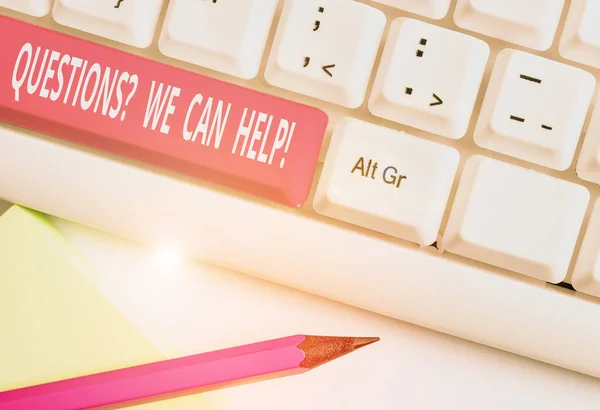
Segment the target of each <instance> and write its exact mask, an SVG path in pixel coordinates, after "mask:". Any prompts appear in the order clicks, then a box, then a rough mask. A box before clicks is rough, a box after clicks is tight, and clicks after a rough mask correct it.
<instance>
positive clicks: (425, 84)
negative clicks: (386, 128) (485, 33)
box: [369, 18, 489, 139]
mask: <svg viewBox="0 0 600 410" xmlns="http://www.w3.org/2000/svg"><path fill="white" fill-rule="evenodd" d="M488 56H489V47H488V45H487V44H486V43H485V42H483V41H481V40H479V39H476V38H474V37H471V36H468V35H465V34H462V33H458V32H455V31H452V30H448V29H445V28H441V27H437V26H434V25H432V24H427V23H423V22H421V21H418V20H413V19H408V18H397V19H396V20H394V21H393V22H392V25H391V28H390V34H389V36H388V41H387V43H386V46H385V49H384V52H383V56H382V59H381V64H380V68H379V70H378V72H377V77H376V79H375V83H374V85H373V91H372V93H371V96H370V98H369V109H370V111H371V112H372V113H373V114H374V115H376V116H378V117H381V118H385V119H388V120H392V121H395V122H398V123H402V124H405V125H409V126H411V127H415V128H420V129H422V130H425V131H429V132H432V133H436V134H439V135H442V136H445V137H448V138H452V139H459V138H461V137H463V136H464V135H465V133H466V132H467V128H468V126H469V121H470V119H471V114H472V112H473V106H474V105H475V100H476V99H477V94H478V92H479V88H480V86H481V80H482V78H483V74H484V71H485V67H486V64H487V61H488Z"/></svg>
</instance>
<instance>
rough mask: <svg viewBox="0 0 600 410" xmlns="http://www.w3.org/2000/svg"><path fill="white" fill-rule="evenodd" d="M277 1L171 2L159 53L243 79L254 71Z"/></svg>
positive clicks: (258, 61) (254, 73) (258, 62)
mask: <svg viewBox="0 0 600 410" xmlns="http://www.w3.org/2000/svg"><path fill="white" fill-rule="evenodd" d="M276 7H277V0H244V1H219V2H212V1H197V0H172V1H171V2H170V3H169V8H168V10H167V16H166V17H165V22H164V25H163V28H162V32H161V35H160V40H159V43H158V46H159V48H160V51H161V52H162V53H163V54H165V55H167V56H169V57H173V58H177V59H179V60H183V61H187V62H190V63H193V64H197V65H200V66H203V67H207V68H210V69H212V70H216V71H221V72H223V73H226V74H231V75H234V76H237V77H241V78H246V79H249V78H253V77H255V76H256V75H257V74H258V69H259V67H260V62H261V58H262V56H263V52H264V49H265V44H266V42H267V37H268V35H269V30H270V28H271V24H272V22H273V15H274V14H275V9H276Z"/></svg>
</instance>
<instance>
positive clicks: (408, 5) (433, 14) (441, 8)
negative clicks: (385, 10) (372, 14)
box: [374, 0, 451, 20]
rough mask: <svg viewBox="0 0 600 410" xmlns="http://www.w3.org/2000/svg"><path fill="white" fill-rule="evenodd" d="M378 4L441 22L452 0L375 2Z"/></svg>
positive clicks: (385, 0) (387, 0)
mask: <svg viewBox="0 0 600 410" xmlns="http://www.w3.org/2000/svg"><path fill="white" fill-rule="evenodd" d="M374 1H375V2H377V3H381V4H385V5H387V6H392V7H395V8H398V9H402V10H406V11H409V12H411V13H415V14H420V15H422V16H425V17H429V18H432V19H436V20H439V19H441V18H443V17H444V16H445V15H446V14H447V13H448V9H449V8H450V1H451V0H419V1H415V0H374Z"/></svg>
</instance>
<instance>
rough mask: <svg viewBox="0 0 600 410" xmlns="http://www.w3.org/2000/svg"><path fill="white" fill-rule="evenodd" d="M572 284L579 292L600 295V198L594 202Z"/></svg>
mask: <svg viewBox="0 0 600 410" xmlns="http://www.w3.org/2000/svg"><path fill="white" fill-rule="evenodd" d="M571 284H572V285H573V287H574V288H575V290H577V291H578V292H583V293H587V294H588V295H592V296H596V297H600V198H598V199H596V202H595V203H594V208H593V210H592V215H591V217H590V220H589V223H588V226H587V228H586V231H585V235H584V237H583V242H582V244H581V248H580V249H579V256H578V257H577V262H576V263H575V268H574V270H573V279H572V280H571Z"/></svg>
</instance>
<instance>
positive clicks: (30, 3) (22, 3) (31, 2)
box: [0, 0, 52, 17]
mask: <svg viewBox="0 0 600 410" xmlns="http://www.w3.org/2000/svg"><path fill="white" fill-rule="evenodd" d="M0 7H6V8H8V9H11V10H16V11H19V12H21V13H25V14H30V15H32V16H35V17H42V16H45V15H46V14H48V13H50V8H51V7H52V0H0Z"/></svg>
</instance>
